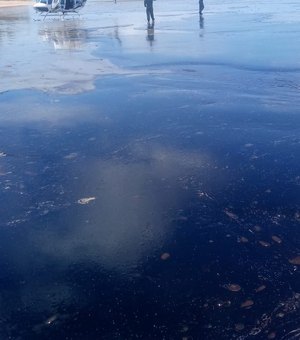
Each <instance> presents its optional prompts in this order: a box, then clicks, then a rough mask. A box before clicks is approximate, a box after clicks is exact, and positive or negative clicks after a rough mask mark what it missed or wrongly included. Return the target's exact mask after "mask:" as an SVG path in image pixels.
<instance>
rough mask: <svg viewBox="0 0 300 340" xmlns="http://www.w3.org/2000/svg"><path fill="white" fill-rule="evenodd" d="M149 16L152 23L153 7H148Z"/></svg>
mask: <svg viewBox="0 0 300 340" xmlns="http://www.w3.org/2000/svg"><path fill="white" fill-rule="evenodd" d="M149 14H150V17H151V19H152V21H154V13H153V6H150V7H149Z"/></svg>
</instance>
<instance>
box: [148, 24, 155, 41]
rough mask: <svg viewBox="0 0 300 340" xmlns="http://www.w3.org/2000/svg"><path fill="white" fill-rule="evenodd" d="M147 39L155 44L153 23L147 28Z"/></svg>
mask: <svg viewBox="0 0 300 340" xmlns="http://www.w3.org/2000/svg"><path fill="white" fill-rule="evenodd" d="M147 40H148V41H149V43H150V46H152V45H153V41H154V26H153V25H149V26H148V29H147Z"/></svg>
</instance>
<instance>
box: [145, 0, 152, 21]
mask: <svg viewBox="0 0 300 340" xmlns="http://www.w3.org/2000/svg"><path fill="white" fill-rule="evenodd" d="M144 6H145V7H146V14H147V21H148V24H150V18H151V19H152V25H153V24H154V14H153V0H144Z"/></svg>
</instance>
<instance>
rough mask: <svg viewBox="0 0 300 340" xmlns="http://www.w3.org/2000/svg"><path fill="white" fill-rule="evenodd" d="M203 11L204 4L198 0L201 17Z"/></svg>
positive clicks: (201, 0)
mask: <svg viewBox="0 0 300 340" xmlns="http://www.w3.org/2000/svg"><path fill="white" fill-rule="evenodd" d="M203 10H204V2H203V0H199V14H200V15H201V14H202V12H203Z"/></svg>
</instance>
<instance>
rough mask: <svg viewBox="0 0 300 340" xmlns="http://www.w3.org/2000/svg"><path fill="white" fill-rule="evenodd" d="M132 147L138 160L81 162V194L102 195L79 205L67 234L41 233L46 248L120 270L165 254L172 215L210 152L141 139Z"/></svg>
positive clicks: (59, 256) (58, 255) (58, 254)
mask: <svg viewBox="0 0 300 340" xmlns="http://www.w3.org/2000/svg"><path fill="white" fill-rule="evenodd" d="M127 152H129V153H130V155H131V157H132V158H133V159H134V160H133V161H132V162H129V163H128V162H123V161H122V160H120V159H119V157H117V158H114V159H112V160H90V161H88V162H87V163H86V164H84V165H83V164H80V167H81V168H82V170H81V173H84V175H83V176H82V178H81V179H80V180H79V181H78V185H77V189H78V190H77V192H78V195H81V197H87V196H95V197H96V200H95V201H93V202H91V203H89V204H87V205H82V206H78V207H77V214H76V218H74V220H71V221H68V228H67V229H68V232H67V233H64V236H62V234H61V233H60V232H59V233H57V232H53V231H48V232H44V231H43V232H42V233H41V234H39V236H38V238H39V239H38V241H37V243H38V244H41V246H42V252H45V253H46V254H48V255H50V256H52V257H55V258H57V260H59V261H66V262H69V261H72V262H74V261H75V262H77V261H87V262H89V261H92V262H95V261H96V262H97V263H98V264H100V265H101V266H103V267H105V268H107V269H117V270H121V269H122V270H124V269H125V268H127V269H128V268H132V267H135V266H138V265H139V264H142V263H143V261H144V260H145V259H146V258H147V257H148V256H157V257H159V256H160V252H161V249H162V247H163V245H164V243H165V242H166V241H167V240H168V238H169V237H170V236H171V235H172V226H171V223H172V219H173V218H174V215H176V214H177V213H178V212H179V211H180V209H181V208H183V207H184V205H185V202H186V201H187V200H188V195H189V194H188V193H187V191H186V190H185V185H186V184H185V179H186V178H188V177H189V176H191V174H192V173H194V172H195V171H198V172H201V166H202V165H203V163H204V162H205V158H206V157H205V156H203V155H199V154H196V153H184V152H180V151H177V150H174V149H167V148H163V147H161V146H160V145H155V144H152V145H148V146H147V147H145V146H141V145H140V144H136V145H134V146H132V147H131V148H130V149H128V150H127ZM77 170H78V169H77ZM78 198H80V197H78ZM74 204H76V203H75V202H74Z"/></svg>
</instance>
